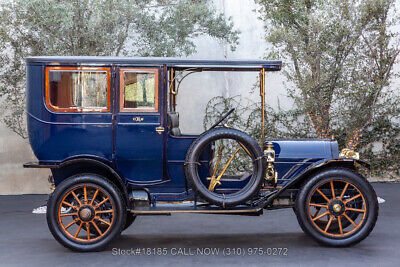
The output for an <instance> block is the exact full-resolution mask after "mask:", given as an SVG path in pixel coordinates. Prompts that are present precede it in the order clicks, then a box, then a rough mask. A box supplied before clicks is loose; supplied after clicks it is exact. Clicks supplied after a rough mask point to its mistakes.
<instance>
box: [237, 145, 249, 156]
mask: <svg viewBox="0 0 400 267" xmlns="http://www.w3.org/2000/svg"><path fill="white" fill-rule="evenodd" d="M238 143H239V145H240V146H241V147H242V148H243V150H244V151H245V152H246V153H247V155H249V157H251V154H250V152H249V150H248V149H247V148H246V147H245V146H244V145H243V144H242V143H240V142H238Z"/></svg>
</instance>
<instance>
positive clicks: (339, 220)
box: [338, 216, 343, 235]
mask: <svg viewBox="0 0 400 267" xmlns="http://www.w3.org/2000/svg"><path fill="white" fill-rule="evenodd" d="M338 223H339V231H340V234H342V235H343V227H342V218H341V216H339V217H338Z"/></svg>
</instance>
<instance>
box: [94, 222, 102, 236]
mask: <svg viewBox="0 0 400 267" xmlns="http://www.w3.org/2000/svg"><path fill="white" fill-rule="evenodd" d="M92 224H93V226H94V228H95V229H96V231H97V232H98V233H99V235H102V234H103V233H102V232H101V230H100V228H99V227H98V226H97V224H96V223H95V222H92Z"/></svg>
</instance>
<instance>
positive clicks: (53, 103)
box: [46, 67, 110, 112]
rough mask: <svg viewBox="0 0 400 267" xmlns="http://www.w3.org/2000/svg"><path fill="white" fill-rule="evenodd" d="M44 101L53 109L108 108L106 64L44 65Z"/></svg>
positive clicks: (83, 109)
mask: <svg viewBox="0 0 400 267" xmlns="http://www.w3.org/2000/svg"><path fill="white" fill-rule="evenodd" d="M46 76H47V78H46V80H47V83H46V103H47V105H48V107H49V108H50V109H51V110H53V111H61V112H63V111H64V112H74V111H75V112H91V111H92V112H103V111H109V110H110V104H109V102H110V101H109V99H110V92H109V87H110V86H109V84H110V82H109V81H110V70H109V69H108V68H80V67H76V68H74V67H68V68H63V67H50V68H47V69H46Z"/></svg>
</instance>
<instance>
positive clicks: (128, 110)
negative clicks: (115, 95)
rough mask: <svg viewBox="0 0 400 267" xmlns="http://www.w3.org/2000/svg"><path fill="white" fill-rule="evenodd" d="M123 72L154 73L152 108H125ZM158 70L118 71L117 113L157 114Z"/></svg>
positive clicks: (132, 69)
mask: <svg viewBox="0 0 400 267" xmlns="http://www.w3.org/2000/svg"><path fill="white" fill-rule="evenodd" d="M125 72H135V73H154V78H155V81H154V108H151V109H150V108H125V107H124V100H125V88H124V87H125V84H124V74H125ZM158 80H159V69H158V68H121V69H119V112H124V113H136V112H143V113H158V112H159V107H158V97H159V94H158V91H159V83H158Z"/></svg>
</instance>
